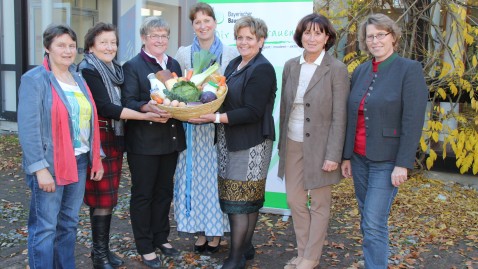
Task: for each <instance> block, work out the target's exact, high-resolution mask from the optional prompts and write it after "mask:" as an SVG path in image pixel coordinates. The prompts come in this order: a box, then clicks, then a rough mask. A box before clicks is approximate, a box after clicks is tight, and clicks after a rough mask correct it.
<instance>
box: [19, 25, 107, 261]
mask: <svg viewBox="0 0 478 269" xmlns="http://www.w3.org/2000/svg"><path fill="white" fill-rule="evenodd" d="M43 45H44V47H45V51H46V52H45V59H44V61H43V65H41V66H38V67H36V68H34V69H32V70H30V71H28V72H27V73H26V74H24V75H23V76H22V80H21V84H20V89H19V103H18V134H19V138H20V144H21V146H22V150H23V167H24V170H25V173H26V181H27V184H28V186H29V187H30V189H31V191H32V196H31V203H30V216H29V219H28V258H29V264H30V268H32V269H36V268H75V255H74V250H75V241H76V228H77V225H78V220H79V217H78V213H79V210H80V206H81V203H82V202H83V194H84V191H85V181H86V170H87V166H88V165H91V170H92V172H91V178H90V179H91V180H101V178H102V176H103V166H102V164H101V158H100V140H99V130H98V121H97V117H96V108H95V104H94V102H93V98H92V97H91V93H90V91H89V89H88V86H87V85H86V83H85V82H84V81H83V79H82V78H81V77H79V75H78V74H77V73H75V72H74V70H75V67H74V65H73V61H74V60H75V57H76V54H77V51H76V34H75V32H74V31H73V30H72V29H71V28H70V27H69V26H66V25H53V26H50V27H48V28H47V29H46V30H45V32H44V33H43Z"/></svg>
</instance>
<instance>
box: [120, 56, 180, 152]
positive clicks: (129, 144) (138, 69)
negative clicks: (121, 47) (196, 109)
mask: <svg viewBox="0 0 478 269" xmlns="http://www.w3.org/2000/svg"><path fill="white" fill-rule="evenodd" d="M144 57H145V56H144V55H141V53H139V54H138V55H136V56H135V57H134V58H132V59H131V60H129V61H127V62H126V63H125V64H124V65H123V72H124V83H123V85H122V87H121V90H122V96H121V98H122V102H123V105H124V106H125V107H127V108H130V109H133V110H136V111H140V108H141V106H142V105H144V104H146V103H148V102H149V100H151V98H150V96H149V90H150V89H151V84H150V82H149V79H148V78H147V76H148V74H150V73H156V72H158V71H160V70H162V68H161V66H160V65H159V64H157V63H156V62H153V61H150V60H147V59H145V58H144ZM146 57H147V56H146ZM166 67H167V69H168V70H170V71H171V72H176V74H177V75H178V76H182V73H181V68H180V67H179V63H178V62H177V61H176V60H174V59H173V58H172V57H169V56H168V62H167V64H166ZM125 138H126V151H127V152H130V153H135V154H143V155H161V154H169V153H172V152H175V151H183V150H184V149H185V148H186V142H185V134H184V129H183V125H182V123H181V121H178V120H175V119H169V120H168V121H167V122H166V123H157V122H150V121H140V120H128V121H127V122H126V127H125Z"/></svg>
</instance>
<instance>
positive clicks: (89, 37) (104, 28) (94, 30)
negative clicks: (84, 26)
mask: <svg viewBox="0 0 478 269" xmlns="http://www.w3.org/2000/svg"><path fill="white" fill-rule="evenodd" d="M103 32H114V33H115V36H116V46H118V45H119V40H118V32H117V31H116V26H115V25H114V24H111V23H105V22H98V23H97V24H95V26H93V27H91V28H90V29H89V30H88V32H87V33H86V35H85V47H84V50H85V52H88V51H90V48H91V47H93V46H94V45H95V38H96V37H97V36H98V35H100V34H101V33H103Z"/></svg>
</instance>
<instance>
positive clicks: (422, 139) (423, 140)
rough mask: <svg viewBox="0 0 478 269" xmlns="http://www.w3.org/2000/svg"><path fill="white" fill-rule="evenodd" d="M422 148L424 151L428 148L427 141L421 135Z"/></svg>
mask: <svg viewBox="0 0 478 269" xmlns="http://www.w3.org/2000/svg"><path fill="white" fill-rule="evenodd" d="M420 148H421V149H422V151H423V152H425V151H426V150H427V149H428V146H427V144H426V143H425V139H424V138H423V136H422V137H420Z"/></svg>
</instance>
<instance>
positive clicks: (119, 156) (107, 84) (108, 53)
mask: <svg viewBox="0 0 478 269" xmlns="http://www.w3.org/2000/svg"><path fill="white" fill-rule="evenodd" d="M118 43H119V40H118V35H117V31H116V27H115V26H114V25H113V24H111V23H104V22H99V23H97V24H96V25H95V26H93V27H92V28H90V29H89V30H88V32H87V33H86V35H85V57H84V59H83V61H82V62H81V63H80V65H79V69H80V70H81V74H82V76H83V78H84V79H85V81H86V82H87V84H88V86H89V87H90V90H91V93H92V94H93V98H94V100H95V103H96V108H97V110H98V121H99V125H100V137H101V147H102V149H103V151H104V153H105V155H106V156H105V157H104V158H103V160H102V163H103V168H104V170H105V173H104V175H103V180H101V181H92V180H87V181H86V189H85V198H84V202H85V204H87V205H88V206H89V207H90V220H91V231H92V236H93V250H92V251H91V259H92V260H93V267H94V268H113V267H115V266H116V267H117V266H120V265H122V264H123V261H122V260H121V259H120V258H119V257H117V256H116V255H115V254H113V253H112V252H110V251H109V246H108V245H109V244H108V243H109V233H110V223H111V213H112V211H113V208H114V207H115V206H116V204H117V203H118V186H119V181H120V177H121V168H122V164H123V152H124V143H123V138H124V122H123V120H125V119H130V120H148V121H156V122H158V121H160V120H161V118H160V117H159V115H158V114H156V113H152V112H146V113H142V112H138V111H134V110H131V109H129V108H125V107H123V106H122V105H121V92H120V86H121V85H122V84H123V79H124V76H123V69H122V68H121V66H120V65H119V63H118V62H117V61H116V60H115V57H116V52H117V51H118Z"/></svg>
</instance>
